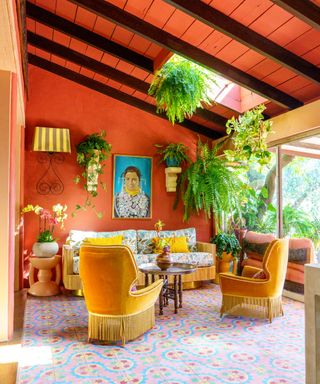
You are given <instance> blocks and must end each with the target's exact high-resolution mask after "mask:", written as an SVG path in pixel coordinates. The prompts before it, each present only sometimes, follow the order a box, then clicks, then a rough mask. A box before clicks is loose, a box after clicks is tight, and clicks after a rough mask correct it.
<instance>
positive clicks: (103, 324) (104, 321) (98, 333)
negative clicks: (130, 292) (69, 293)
mask: <svg viewBox="0 0 320 384" xmlns="http://www.w3.org/2000/svg"><path fill="white" fill-rule="evenodd" d="M154 324H155V309H154V305H152V306H151V307H150V308H147V309H146V310H145V311H143V312H139V313H134V314H131V315H116V316H112V315H101V314H96V313H92V312H89V326H88V327H89V329H88V339H89V340H90V339H93V340H102V341H114V342H116V341H118V340H121V341H122V344H123V345H124V344H125V342H126V341H129V340H133V339H136V338H137V337H139V336H140V335H142V334H143V333H145V332H146V331H148V330H149V329H151V328H152V327H153V326H154Z"/></svg>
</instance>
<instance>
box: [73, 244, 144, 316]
mask: <svg viewBox="0 0 320 384" xmlns="http://www.w3.org/2000/svg"><path fill="white" fill-rule="evenodd" d="M137 274H138V268H137V265H136V262H135V260H134V257H133V254H132V252H131V249H130V248H129V247H127V246H123V245H107V246H96V245H94V246H92V245H82V246H81V247H80V277H81V280H82V284H83V290H84V296H85V300H86V305H87V308H88V311H89V312H92V313H97V314H109V315H121V314H125V303H126V299H127V297H128V295H129V292H130V289H131V286H132V285H133V283H134V281H135V280H136V279H137Z"/></svg>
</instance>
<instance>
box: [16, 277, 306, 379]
mask: <svg viewBox="0 0 320 384" xmlns="http://www.w3.org/2000/svg"><path fill="white" fill-rule="evenodd" d="M220 300H221V296H220V292H219V287H218V286H216V285H213V284H210V285H208V286H206V288H204V289H198V290H192V291H186V292H184V308H182V309H180V310H179V312H178V314H176V315H175V314H174V313H173V310H172V306H170V307H167V308H165V311H164V315H163V316H159V315H157V318H156V325H155V327H154V329H152V330H151V331H149V332H147V333H146V334H145V335H143V336H142V337H140V338H138V339H137V340H135V341H133V342H130V343H128V344H126V346H125V347H124V348H123V347H121V346H120V345H94V344H88V343H87V341H86V339H87V313H86V309H85V304H84V301H83V299H81V298H74V297H68V296H62V295H61V296H57V297H52V298H35V297H30V298H28V301H27V307H26V315H25V330H24V337H23V348H22V358H21V362H20V375H19V381H18V383H19V384H36V383H44V384H46V383H60V384H62V383H63V384H66V383H68V384H69V383H70V384H71V383H86V384H89V383H90V384H93V383H120V384H133V383H135V384H138V383H141V384H142V383H150V384H151V383H152V384H155V383H167V384H169V383H170V384H178V383H201V384H205V383H211V384H214V383H217V384H221V383H234V384H235V383H236V384H245V383H251V384H259V383H261V384H262V383H263V384H289V383H290V384H302V383H304V376H305V374H304V305H303V303H300V302H296V301H293V300H290V299H284V310H285V317H282V318H277V319H275V320H274V321H273V323H272V324H269V323H268V322H267V321H265V320H255V319H245V318H234V317H225V318H223V319H222V320H221V319H220V318H219V307H220Z"/></svg>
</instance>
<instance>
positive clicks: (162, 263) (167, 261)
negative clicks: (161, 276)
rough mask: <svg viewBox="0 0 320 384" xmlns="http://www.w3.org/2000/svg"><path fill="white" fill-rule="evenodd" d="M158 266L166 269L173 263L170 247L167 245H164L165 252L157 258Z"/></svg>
mask: <svg viewBox="0 0 320 384" xmlns="http://www.w3.org/2000/svg"><path fill="white" fill-rule="evenodd" d="M156 263H157V266H158V267H159V268H160V269H161V270H162V271H165V270H166V269H168V268H169V267H170V265H171V264H172V261H171V256H170V247H169V246H165V247H163V252H162V253H160V255H158V256H157V258H156Z"/></svg>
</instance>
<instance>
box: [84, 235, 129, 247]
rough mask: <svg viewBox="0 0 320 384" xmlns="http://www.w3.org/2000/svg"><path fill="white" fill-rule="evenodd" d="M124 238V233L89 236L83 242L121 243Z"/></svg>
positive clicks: (93, 243) (99, 243) (98, 243)
mask: <svg viewBox="0 0 320 384" xmlns="http://www.w3.org/2000/svg"><path fill="white" fill-rule="evenodd" d="M122 240H123V236H122V235H118V236H113V237H97V238H95V237H87V238H85V239H84V240H83V242H82V244H86V245H121V244H122Z"/></svg>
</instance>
